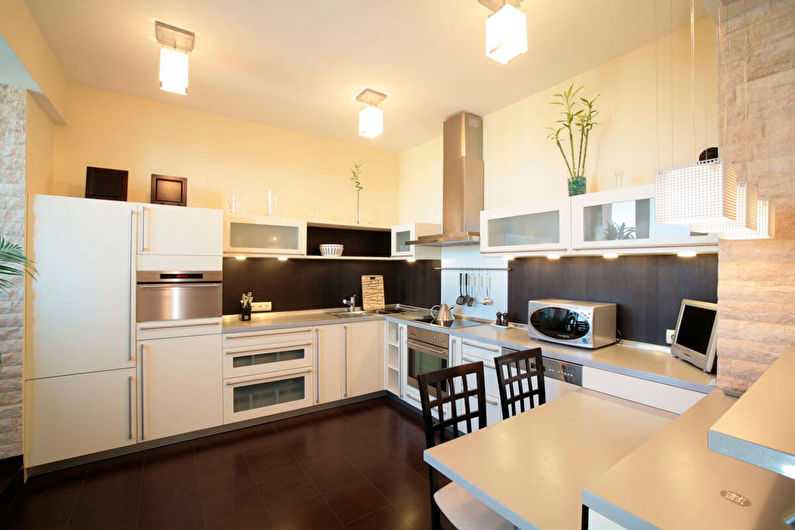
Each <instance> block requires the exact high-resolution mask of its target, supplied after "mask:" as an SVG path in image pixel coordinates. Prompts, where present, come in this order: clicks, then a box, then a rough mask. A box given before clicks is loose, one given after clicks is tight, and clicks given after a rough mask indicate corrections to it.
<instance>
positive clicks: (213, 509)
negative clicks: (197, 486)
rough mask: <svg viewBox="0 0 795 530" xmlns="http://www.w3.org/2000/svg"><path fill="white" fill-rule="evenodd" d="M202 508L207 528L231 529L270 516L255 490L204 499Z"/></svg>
mask: <svg viewBox="0 0 795 530" xmlns="http://www.w3.org/2000/svg"><path fill="white" fill-rule="evenodd" d="M202 508H203V509H204V521H205V523H206V524H207V528H229V527H231V526H234V525H238V524H240V523H243V522H245V521H248V520H250V519H254V518H255V517H262V516H267V515H268V510H267V508H266V507H265V502H264V501H263V500H262V497H261V496H260V493H259V490H257V489H255V488H252V489H246V490H242V489H241V490H235V491H230V492H227V493H224V494H221V495H218V496H216V497H212V498H203V499H202Z"/></svg>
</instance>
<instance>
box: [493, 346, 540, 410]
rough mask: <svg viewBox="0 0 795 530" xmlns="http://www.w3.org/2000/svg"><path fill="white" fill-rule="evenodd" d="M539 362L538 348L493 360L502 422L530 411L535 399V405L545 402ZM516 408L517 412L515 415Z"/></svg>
mask: <svg viewBox="0 0 795 530" xmlns="http://www.w3.org/2000/svg"><path fill="white" fill-rule="evenodd" d="M543 362H544V361H543V358H542V357H541V348H533V349H532V350H524V351H517V352H513V353H507V354H505V355H501V356H499V357H495V358H494V367H495V368H496V371H497V385H498V387H499V391H500V405H501V406H502V419H504V420H507V419H508V418H510V417H511V416H515V415H516V414H518V413H519V412H524V411H525V410H529V409H532V408H533V407H534V406H535V402H534V398H535V397H536V396H537V397H538V404H539V405H543V404H544V403H546V402H547V393H546V389H545V387H544V370H543V366H544V364H543ZM533 381H535V386H534V385H533ZM517 406H518V407H517ZM517 408H518V409H520V410H518V412H517Z"/></svg>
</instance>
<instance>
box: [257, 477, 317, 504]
mask: <svg viewBox="0 0 795 530" xmlns="http://www.w3.org/2000/svg"><path fill="white" fill-rule="evenodd" d="M299 471H300V470H299ZM260 494H261V495H262V498H263V500H264V501H265V505H266V506H267V507H268V510H269V511H270V512H271V513H281V512H284V511H290V510H293V509H296V508H297V507H298V506H299V505H301V504H303V503H304V502H306V501H308V500H310V499H314V498H315V497H318V496H319V495H320V490H319V489H317V486H315V484H314V483H313V482H312V481H311V480H309V478H308V477H306V475H304V473H303V472H300V473H298V474H284V475H282V476H281V477H274V480H273V481H271V482H269V483H266V484H264V485H262V486H260Z"/></svg>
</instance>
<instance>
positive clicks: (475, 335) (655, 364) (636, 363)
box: [222, 308, 715, 394]
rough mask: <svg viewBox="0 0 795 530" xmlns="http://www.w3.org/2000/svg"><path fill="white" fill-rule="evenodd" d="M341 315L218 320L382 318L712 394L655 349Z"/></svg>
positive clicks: (289, 322) (230, 329)
mask: <svg viewBox="0 0 795 530" xmlns="http://www.w3.org/2000/svg"><path fill="white" fill-rule="evenodd" d="M341 310H343V309H342V308H328V309H316V310H311V311H281V312H277V313H255V314H253V315H252V317H251V320H249V321H247V322H243V321H241V320H240V317H239V316H238V315H225V316H224V317H223V319H222V327H223V332H224V333H225V334H228V333H239V332H244V331H261V330H267V329H280V328H291V327H302V326H322V325H327V324H344V323H346V322H349V323H355V322H362V321H365V320H379V319H384V318H386V319H388V320H394V321H398V322H401V323H404V324H411V325H413V326H420V327H425V328H428V329H433V330H435V331H442V332H445V333H449V334H451V335H456V336H459V337H463V338H465V339H467V338H468V339H470V340H474V341H479V342H485V343H489V344H494V345H498V346H505V347H507V348H514V349H528V348H541V350H542V352H543V354H544V356H546V357H551V358H554V359H559V360H561V361H568V362H573V363H578V364H582V365H585V366H591V367H593V368H600V369H603V370H607V371H610V372H615V373H621V374H624V375H629V376H632V377H638V378H641V379H646V380H649V381H655V382H657V383H662V384H667V385H672V386H677V387H680V388H686V389H688V390H694V391H696V392H702V393H704V394H706V393H709V392H711V391H712V389H713V388H714V386H715V376H714V375H712V374H705V373H704V372H702V371H701V370H699V369H698V368H696V367H695V366H692V365H690V364H687V363H685V362H683V361H681V360H679V359H674V358H673V357H672V356H671V354H670V353H668V352H665V351H659V350H658V349H654V348H648V347H641V346H637V345H632V344H626V343H625V344H613V345H610V346H605V347H602V348H598V349H587V348H576V347H573V346H564V345H562V344H555V343H553V342H546V341H541V340H536V339H532V338H530V337H529V336H528V334H527V330H526V329H521V328H508V329H499V328H496V327H494V326H492V325H490V324H485V323H484V324H482V325H478V326H470V327H464V328H456V329H446V328H440V327H439V326H431V325H428V324H424V323H422V322H416V321H414V320H413V318H416V317H417V316H421V315H426V314H428V310H427V309H425V310H420V311H418V312H416V313H408V314H402V315H374V314H371V315H368V316H362V317H355V318H338V317H335V316H333V315H330V314H328V313H329V312H330V311H341Z"/></svg>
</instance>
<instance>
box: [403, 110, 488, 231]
mask: <svg viewBox="0 0 795 530" xmlns="http://www.w3.org/2000/svg"><path fill="white" fill-rule="evenodd" d="M443 162H444V164H443V187H444V189H443V193H442V232H443V233H441V234H437V235H432V236H421V237H418V238H417V239H415V240H414V241H409V242H407V244H408V245H428V246H439V247H441V246H451V245H472V244H477V243H479V242H480V211H481V210H482V209H483V118H481V117H480V116H477V115H475V114H470V113H469V112H461V113H459V114H456V115H455V116H452V117H450V118H448V119H447V120H445V122H444V161H443Z"/></svg>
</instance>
